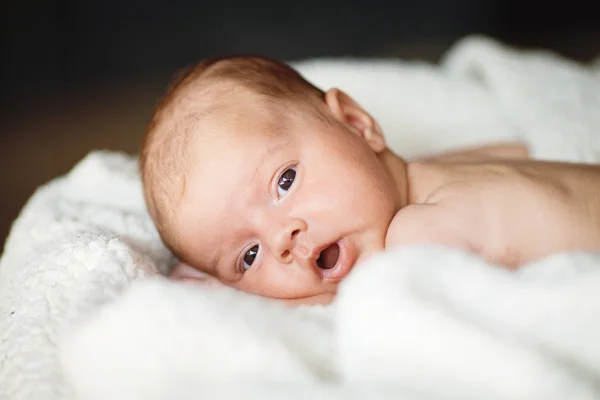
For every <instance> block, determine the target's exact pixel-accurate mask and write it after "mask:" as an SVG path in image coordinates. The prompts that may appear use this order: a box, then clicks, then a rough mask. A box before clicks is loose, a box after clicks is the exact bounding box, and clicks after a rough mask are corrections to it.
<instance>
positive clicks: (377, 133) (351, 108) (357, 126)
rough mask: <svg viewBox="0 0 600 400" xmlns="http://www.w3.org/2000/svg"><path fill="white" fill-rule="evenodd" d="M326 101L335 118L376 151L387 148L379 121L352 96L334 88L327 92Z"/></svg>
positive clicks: (379, 151)
mask: <svg viewBox="0 0 600 400" xmlns="http://www.w3.org/2000/svg"><path fill="white" fill-rule="evenodd" d="M325 102H326V103H327V106H328V107H329V109H330V110H331V112H332V113H333V115H334V116H335V118H336V119H337V120H338V121H340V122H341V123H343V124H345V125H347V126H349V127H350V129H351V130H352V131H353V132H354V133H356V134H358V135H360V136H361V137H363V138H364V139H365V140H366V141H367V143H368V144H369V146H370V147H371V149H373V151H374V152H375V153H381V152H382V151H383V150H385V149H386V147H387V146H386V143H385V138H384V137H383V132H382V131H381V128H380V127H379V124H378V123H377V121H375V119H374V118H373V117H372V116H371V115H370V114H369V113H368V112H367V111H365V110H364V109H363V108H362V107H361V106H360V105H359V104H358V103H357V102H355V101H354V100H353V99H352V98H351V97H350V96H348V95H347V94H346V93H344V92H342V91H341V90H339V89H335V88H333V89H329V90H328V91H327V93H325Z"/></svg>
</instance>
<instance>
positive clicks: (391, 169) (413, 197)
mask: <svg viewBox="0 0 600 400" xmlns="http://www.w3.org/2000/svg"><path fill="white" fill-rule="evenodd" d="M379 160H380V161H381V163H382V164H383V165H384V166H385V168H386V169H387V171H388V174H389V175H390V177H391V178H392V181H393V182H394V185H395V187H396V191H397V193H398V197H399V201H400V204H399V209H401V208H403V207H406V206H408V205H411V204H419V203H424V202H425V201H426V199H427V197H428V196H429V194H430V193H431V192H432V190H433V188H432V185H435V183H434V182H437V179H435V177H434V176H432V174H433V175H436V174H435V171H434V170H432V169H431V168H428V167H427V163H423V162H407V161H405V160H404V159H402V157H400V156H398V155H396V154H395V153H393V152H392V151H391V150H387V149H386V150H384V151H383V152H381V153H380V154H379Z"/></svg>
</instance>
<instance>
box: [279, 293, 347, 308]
mask: <svg viewBox="0 0 600 400" xmlns="http://www.w3.org/2000/svg"><path fill="white" fill-rule="evenodd" d="M334 299H335V293H322V294H318V295H316V296H309V297H303V298H299V299H283V300H280V301H281V302H283V303H284V304H285V305H287V306H290V307H299V306H314V305H321V306H326V305H328V304H331V303H332V302H333V300H334Z"/></svg>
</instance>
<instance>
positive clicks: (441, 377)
mask: <svg viewBox="0 0 600 400" xmlns="http://www.w3.org/2000/svg"><path fill="white" fill-rule="evenodd" d="M296 66H297V67H298V68H299V69H300V70H301V72H303V73H304V74H305V76H306V77H307V78H308V79H309V80H312V81H313V82H314V83H316V84H317V85H318V86H321V87H322V88H324V89H325V88H328V87H331V86H338V87H340V88H342V89H344V90H346V91H347V92H348V93H350V94H351V95H352V96H354V97H355V98H356V99H358V101H359V102H360V103H361V104H362V105H363V106H365V108H367V109H368V110H369V111H371V113H372V114H373V115H374V116H375V117H376V118H377V119H378V120H379V121H380V123H381V124H382V126H383V128H384V130H385V131H386V136H387V138H388V141H389V143H390V146H391V147H392V148H393V149H394V150H395V151H397V152H398V153H400V154H402V155H404V156H406V157H409V158H410V157H413V156H416V155H421V154H428V153H433V152H437V151H442V150H448V149H451V148H455V147H461V146H466V145H472V144H481V143H491V142H496V141H507V140H514V139H520V140H525V141H527V142H528V143H529V144H530V146H531V148H532V149H533V152H534V156H536V157H537V158H546V159H557V160H570V161H587V162H598V161H600V68H599V65H596V66H592V65H589V66H585V65H580V64H576V63H574V62H571V61H568V60H565V59H562V58H560V57H558V56H556V55H553V54H549V53H545V52H517V51H515V50H513V49H510V48H507V47H505V46H503V45H501V44H499V43H497V42H495V41H493V40H491V39H486V38H481V37H471V38H467V39H465V40H463V41H461V42H459V43H458V44H457V45H456V46H455V47H454V48H452V49H450V51H449V52H448V54H447V56H446V57H445V58H444V60H443V61H442V62H441V63H440V64H439V65H429V64H420V63H415V62H406V61H401V60H351V59H348V60H309V61H303V62H299V63H296ZM135 161H136V160H135V158H134V157H132V156H128V155H125V154H119V153H111V152H93V153H91V154H90V155H89V156H87V157H86V158H85V159H84V160H82V161H81V162H80V163H79V164H78V165H77V166H75V167H74V169H73V170H72V171H71V172H70V173H69V174H68V175H67V176H65V177H61V178H57V179H56V180H54V181H52V182H50V183H49V184H48V185H45V186H44V187H41V188H40V189H39V190H38V191H37V192H36V193H35V194H34V196H33V197H32V199H31V200H30V201H29V202H28V204H27V205H26V206H25V208H24V209H23V211H22V213H21V215H20V216H19V218H18V220H17V221H16V222H15V224H14V226H13V228H12V231H11V234H10V236H9V238H8V241H7V243H6V247H5V253H4V254H3V256H2V258H1V260H0V399H3V400H25V399H28V400H29V399H44V400H52V399H75V398H79V399H85V400H92V399H128V400H132V399H144V400H149V399H174V398H178V399H180V398H181V399H183V398H186V399H204V398H215V399H223V398H229V397H231V398H240V397H242V396H243V398H246V399H248V398H261V399H264V398H270V397H285V398H292V399H293V398H299V399H300V398H302V399H305V398H311V399H312V398H327V399H358V398H380V399H387V398H390V399H392V398H394V399H482V398H485V399H528V400H531V399H572V400H578V399H595V398H600V384H599V383H598V382H600V294H598V293H600V268H599V266H600V258H599V256H598V255H595V254H575V253H573V254H562V255H557V256H555V257H552V258H549V259H547V260H544V261H541V262H539V263H538V264H536V265H531V266H528V267H526V268H523V269H522V270H520V271H518V272H516V273H513V272H509V271H507V270H504V269H501V268H498V267H495V266H491V265H488V264H486V263H485V262H484V261H482V260H481V259H479V258H477V257H474V256H471V255H468V254H464V253H462V252H459V251H456V250H450V249H446V248H442V247H436V246H419V247H412V248H408V247H407V248H400V249H395V250H390V251H387V252H385V253H382V254H380V255H378V256H376V257H373V258H372V259H371V260H369V261H368V262H366V263H364V264H362V265H359V266H357V267H355V270H354V271H353V272H352V273H351V274H350V276H349V277H348V278H347V279H346V280H345V281H344V282H343V283H342V285H341V289H340V290H341V291H340V295H339V296H338V298H337V299H336V301H335V302H334V304H332V305H331V306H328V307H301V308H298V309H294V310H290V309H287V308H284V307H283V306H281V305H280V304H277V303H275V302H273V301H271V300H268V299H262V298H257V297H254V296H250V295H248V294H245V293H240V292H236V291H233V290H230V289H225V288H203V289H198V288H195V287H190V286H186V285H182V284H178V283H175V282H171V281H168V280H167V279H165V278H163V277H162V276H160V274H159V272H165V271H167V269H168V268H169V265H170V264H171V263H172V261H173V260H172V258H171V256H170V254H169V253H168V252H167V251H166V249H165V248H164V247H163V246H162V245H161V242H160V240H159V238H158V235H157V233H156V232H155V230H154V228H153V226H152V223H151V221H150V220H149V218H148V215H147V213H146V210H145V207H144V204H143V200H142V195H141V186H140V182H139V179H138V175H137V172H136V164H135Z"/></svg>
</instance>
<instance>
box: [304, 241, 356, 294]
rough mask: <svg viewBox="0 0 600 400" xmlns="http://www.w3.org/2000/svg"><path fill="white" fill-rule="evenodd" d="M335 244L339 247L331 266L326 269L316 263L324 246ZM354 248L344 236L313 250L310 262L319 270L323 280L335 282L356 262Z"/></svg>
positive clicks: (346, 273)
mask: <svg viewBox="0 0 600 400" xmlns="http://www.w3.org/2000/svg"><path fill="white" fill-rule="evenodd" d="M334 244H337V245H338V246H339V248H340V250H339V255H338V259H337V261H336V262H335V264H334V265H333V267H331V268H328V269H323V268H320V267H319V266H318V265H317V259H318V258H319V256H320V254H321V252H322V251H323V250H325V249H326V248H328V247H330V246H333V245H334ZM356 253H357V252H356V248H355V247H354V246H353V245H352V244H351V243H350V242H349V241H348V240H347V239H345V238H342V239H340V240H338V241H337V242H333V243H329V244H327V245H325V246H323V247H321V248H320V249H318V251H316V252H315V254H314V256H313V257H312V264H313V266H314V267H315V268H317V270H318V271H319V272H320V274H321V277H322V278H323V280H326V281H328V282H331V283H337V282H339V281H341V280H342V279H343V278H344V277H345V276H346V275H348V273H349V272H350V270H351V269H352V267H353V266H354V263H355V262H356V258H357V254H356Z"/></svg>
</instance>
